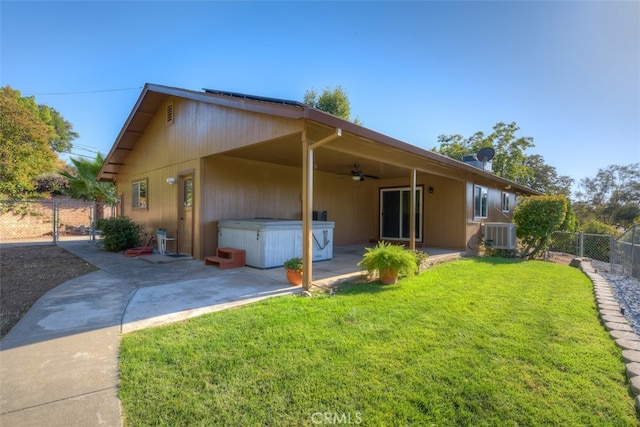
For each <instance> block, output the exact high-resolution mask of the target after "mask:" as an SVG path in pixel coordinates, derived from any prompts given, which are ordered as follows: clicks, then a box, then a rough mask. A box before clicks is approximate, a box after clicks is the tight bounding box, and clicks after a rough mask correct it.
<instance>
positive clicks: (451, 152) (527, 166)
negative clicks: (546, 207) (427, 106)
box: [432, 122, 573, 195]
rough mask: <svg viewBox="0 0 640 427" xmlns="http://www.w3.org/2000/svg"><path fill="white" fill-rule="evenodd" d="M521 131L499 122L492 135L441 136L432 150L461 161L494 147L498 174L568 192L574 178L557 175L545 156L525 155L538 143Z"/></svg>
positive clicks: (551, 190) (554, 191) (532, 185)
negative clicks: (519, 134)
mask: <svg viewBox="0 0 640 427" xmlns="http://www.w3.org/2000/svg"><path fill="white" fill-rule="evenodd" d="M519 130H520V128H519V127H518V125H517V124H516V123H515V122H511V123H509V124H505V123H503V122H499V123H496V125H495V126H493V132H491V133H490V134H489V135H485V134H484V132H476V133H474V134H473V135H472V136H470V137H468V138H465V137H463V136H462V135H458V134H455V135H440V136H439V137H438V142H439V143H440V146H439V147H434V148H433V149H432V151H434V152H436V153H440V154H443V155H445V156H447V157H450V158H452V159H456V160H460V159H462V157H463V156H466V155H469V154H475V153H477V152H478V150H480V149H481V148H484V147H491V148H493V149H494V150H495V156H494V158H493V160H492V169H493V171H494V173H495V174H496V175H497V176H499V177H502V178H505V179H508V180H510V181H513V182H516V183H518V184H521V185H525V186H527V187H529V188H532V189H534V190H537V191H540V192H542V193H545V194H565V195H568V194H569V191H570V187H571V184H572V182H573V181H572V179H571V178H569V177H568V176H558V174H557V172H556V169H555V168H554V167H552V166H549V165H546V164H545V163H544V158H543V157H542V156H539V155H532V156H528V155H527V154H525V151H526V150H527V149H529V148H533V147H534V146H535V145H534V143H533V138H532V137H529V136H517V135H516V133H517V132H518V131H519Z"/></svg>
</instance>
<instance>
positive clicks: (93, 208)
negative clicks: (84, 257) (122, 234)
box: [90, 200, 98, 242]
mask: <svg viewBox="0 0 640 427" xmlns="http://www.w3.org/2000/svg"><path fill="white" fill-rule="evenodd" d="M97 208H98V207H97V204H96V201H95V200H94V201H93V204H92V205H91V227H90V228H91V241H92V242H95V241H96V213H97V210H96V209H97Z"/></svg>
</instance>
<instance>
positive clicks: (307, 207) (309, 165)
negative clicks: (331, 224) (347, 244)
mask: <svg viewBox="0 0 640 427" xmlns="http://www.w3.org/2000/svg"><path fill="white" fill-rule="evenodd" d="M341 136H342V129H340V128H336V129H335V131H334V133H333V134H331V135H329V136H327V137H325V138H323V139H321V140H320V141H317V142H311V141H309V140H308V139H307V132H306V130H303V131H302V286H303V287H304V288H305V289H306V290H309V289H311V284H312V282H313V150H314V149H316V148H318V147H321V146H323V145H325V144H327V143H329V142H331V141H333V140H334V139H336V138H339V137H341Z"/></svg>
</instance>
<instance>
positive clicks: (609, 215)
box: [576, 163, 640, 227]
mask: <svg viewBox="0 0 640 427" xmlns="http://www.w3.org/2000/svg"><path fill="white" fill-rule="evenodd" d="M580 187H581V189H580V191H578V192H577V193H576V197H577V199H578V200H577V201H576V211H577V212H578V214H579V218H580V221H581V222H587V221H590V220H593V219H595V220H598V221H600V222H604V223H607V224H621V225H622V226H624V227H628V226H629V225H631V224H632V223H633V222H634V220H635V218H636V217H638V215H640V163H633V164H630V165H626V166H620V165H611V166H608V167H606V168H604V169H598V172H597V174H596V176H595V177H593V178H584V179H582V180H581V181H580Z"/></svg>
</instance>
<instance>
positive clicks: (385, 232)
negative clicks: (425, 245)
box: [380, 187, 422, 242]
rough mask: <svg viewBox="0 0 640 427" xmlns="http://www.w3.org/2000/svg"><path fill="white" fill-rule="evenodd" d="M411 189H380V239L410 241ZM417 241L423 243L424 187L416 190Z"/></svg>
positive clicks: (415, 219)
mask: <svg viewBox="0 0 640 427" xmlns="http://www.w3.org/2000/svg"><path fill="white" fill-rule="evenodd" d="M410 202H411V187H403V188H383V189H380V239H390V240H409V233H410V229H411V222H410V221H411V218H410V217H411V205H410ZM415 203H416V214H415V218H414V221H415V227H416V241H418V242H421V241H422V187H417V188H416V202H415Z"/></svg>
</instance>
